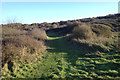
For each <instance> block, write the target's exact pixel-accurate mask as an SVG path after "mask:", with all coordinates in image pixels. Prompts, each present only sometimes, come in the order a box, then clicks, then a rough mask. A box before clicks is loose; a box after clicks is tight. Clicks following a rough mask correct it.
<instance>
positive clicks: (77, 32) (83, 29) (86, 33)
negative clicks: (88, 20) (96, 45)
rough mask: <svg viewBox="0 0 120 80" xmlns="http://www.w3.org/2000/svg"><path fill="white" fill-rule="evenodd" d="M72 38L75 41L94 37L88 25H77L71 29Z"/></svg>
mask: <svg viewBox="0 0 120 80" xmlns="http://www.w3.org/2000/svg"><path fill="white" fill-rule="evenodd" d="M72 34H73V37H74V38H77V39H90V38H93V37H95V35H94V34H93V32H92V30H91V28H90V26H89V25H86V24H78V25H77V26H75V27H74V29H73V33H72Z"/></svg>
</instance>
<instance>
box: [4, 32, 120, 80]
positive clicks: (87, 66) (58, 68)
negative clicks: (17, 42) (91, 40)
mask: <svg viewBox="0 0 120 80" xmlns="http://www.w3.org/2000/svg"><path fill="white" fill-rule="evenodd" d="M48 36H49V37H48V41H47V52H48V53H47V54H45V55H44V57H43V58H42V60H38V61H37V62H36V63H33V64H28V63H26V64H23V63H21V64H19V63H17V65H18V64H19V65H18V67H16V68H15V69H14V72H10V71H9V70H7V65H6V68H5V70H4V72H5V74H4V75H3V77H5V78H88V79H120V55H119V54H118V52H109V53H103V52H98V51H97V50H94V51H92V52H89V50H87V49H88V48H89V46H87V45H84V44H83V45H82V46H81V47H80V46H73V45H72V44H71V43H70V42H69V41H67V39H66V38H65V37H64V36H59V37H58V36H57V34H55V33H48Z"/></svg>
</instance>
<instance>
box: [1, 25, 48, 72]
mask: <svg viewBox="0 0 120 80" xmlns="http://www.w3.org/2000/svg"><path fill="white" fill-rule="evenodd" d="M2 30H3V31H2V37H3V40H2V66H3V68H4V66H5V65H8V67H9V68H8V69H9V70H10V71H13V66H16V67H17V65H15V64H16V63H18V62H19V63H26V62H27V63H33V62H35V61H36V60H37V59H38V58H41V57H42V56H43V53H45V50H46V47H45V40H46V38H47V36H46V33H45V31H44V30H42V29H39V28H38V29H33V30H31V31H25V30H20V29H18V28H15V27H14V28H13V27H10V26H7V27H3V28H2ZM33 32H34V33H33ZM36 34H39V36H38V35H36ZM5 68H6V67H5ZM3 74H4V71H3Z"/></svg>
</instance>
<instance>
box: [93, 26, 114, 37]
mask: <svg viewBox="0 0 120 80" xmlns="http://www.w3.org/2000/svg"><path fill="white" fill-rule="evenodd" d="M92 31H93V32H94V33H96V35H97V36H102V37H108V38H109V37H112V31H111V28H110V27H109V26H106V25H104V24H93V25H92Z"/></svg>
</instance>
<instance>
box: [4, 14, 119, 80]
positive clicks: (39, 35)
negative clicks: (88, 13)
mask: <svg viewBox="0 0 120 80" xmlns="http://www.w3.org/2000/svg"><path fill="white" fill-rule="evenodd" d="M118 17H119V14H115V15H108V16H104V17H96V18H86V19H79V20H71V21H70V20H69V21H61V22H56V23H46V22H45V23H41V24H37V23H34V24H31V25H28V24H16V23H15V24H11V25H10V24H8V25H3V27H2V30H3V31H2V36H3V40H2V56H3V57H2V58H3V59H2V64H3V65H2V78H3V79H6V78H7V79H8V78H26V79H28V78H71V79H120V68H119V67H120V48H119V46H120V45H119V43H120V41H119V37H120V32H119V26H118V24H117V23H118V22H117V21H118V19H117V18H118Z"/></svg>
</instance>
